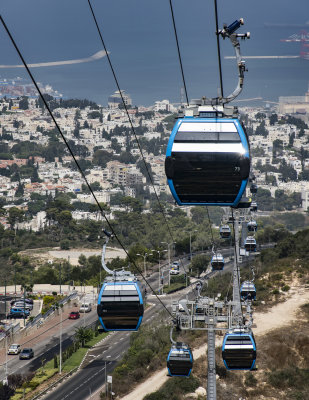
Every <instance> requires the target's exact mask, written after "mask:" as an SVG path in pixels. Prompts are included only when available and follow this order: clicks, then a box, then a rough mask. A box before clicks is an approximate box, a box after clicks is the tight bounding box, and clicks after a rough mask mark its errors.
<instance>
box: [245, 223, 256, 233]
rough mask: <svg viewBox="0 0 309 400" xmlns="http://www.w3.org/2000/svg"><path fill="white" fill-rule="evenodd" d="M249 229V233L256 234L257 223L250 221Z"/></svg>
mask: <svg viewBox="0 0 309 400" xmlns="http://www.w3.org/2000/svg"><path fill="white" fill-rule="evenodd" d="M247 229H248V231H249V232H256V231H257V223H256V221H249V222H248V224H247Z"/></svg>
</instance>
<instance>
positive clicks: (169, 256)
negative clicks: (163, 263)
mask: <svg viewBox="0 0 309 400" xmlns="http://www.w3.org/2000/svg"><path fill="white" fill-rule="evenodd" d="M161 243H162V244H167V247H168V270H169V271H168V286H170V285H171V274H170V268H171V248H170V247H171V246H172V245H173V244H174V243H176V242H171V243H167V242H161Z"/></svg>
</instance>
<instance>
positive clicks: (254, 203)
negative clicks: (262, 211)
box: [250, 201, 258, 212]
mask: <svg viewBox="0 0 309 400" xmlns="http://www.w3.org/2000/svg"><path fill="white" fill-rule="evenodd" d="M257 209H258V205H257V202H256V201H253V202H252V203H251V206H250V211H252V212H256V211H257Z"/></svg>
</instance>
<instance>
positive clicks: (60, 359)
mask: <svg viewBox="0 0 309 400" xmlns="http://www.w3.org/2000/svg"><path fill="white" fill-rule="evenodd" d="M61 306H62V304H59V309H60V337H59V341H60V343H59V374H61V372H62V307H61Z"/></svg>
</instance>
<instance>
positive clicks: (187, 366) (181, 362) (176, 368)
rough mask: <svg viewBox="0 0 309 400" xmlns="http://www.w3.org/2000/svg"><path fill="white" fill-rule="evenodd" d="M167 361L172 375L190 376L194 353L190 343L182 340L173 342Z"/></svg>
mask: <svg viewBox="0 0 309 400" xmlns="http://www.w3.org/2000/svg"><path fill="white" fill-rule="evenodd" d="M166 361H167V369H168V373H169V375H170V376H187V377H189V376H190V374H191V371H192V367H193V354H192V352H191V349H190V347H189V346H188V345H186V344H184V343H180V342H177V343H176V344H173V345H172V347H171V350H170V352H169V353H168V356H167V360H166Z"/></svg>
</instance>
